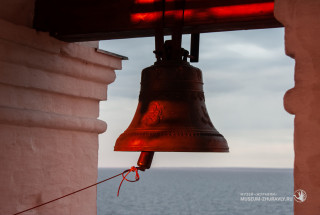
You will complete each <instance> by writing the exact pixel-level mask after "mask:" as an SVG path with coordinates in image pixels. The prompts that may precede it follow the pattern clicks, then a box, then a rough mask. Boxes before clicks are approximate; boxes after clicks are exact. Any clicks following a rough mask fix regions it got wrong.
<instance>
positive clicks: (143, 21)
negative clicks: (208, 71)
mask: <svg viewBox="0 0 320 215" xmlns="http://www.w3.org/2000/svg"><path fill="white" fill-rule="evenodd" d="M161 4H162V0H37V1H36V9H35V17H34V27H35V28H36V29H37V30H40V31H48V32H50V33H51V34H52V35H53V36H55V37H57V38H58V39H61V40H64V41H69V42H75V41H90V40H106V39H121V38H133V37H148V36H154V35H155V29H156V26H157V25H158V23H159V20H160V19H163V20H164V22H163V26H164V33H165V34H171V28H172V26H173V25H174V23H176V19H179V18H181V17H179V14H181V13H179V10H182V8H177V4H176V2H175V1H174V0H166V4H165V9H166V12H165V17H164V18H162V12H163V11H162V8H163V7H162V5H161ZM181 7H182V6H181ZM184 7H185V13H184V14H185V16H184V26H183V29H182V30H183V33H185V34H187V33H188V34H189V33H205V32H216V31H230V30H244V29H261V28H274V27H281V24H280V23H279V22H278V21H277V20H276V19H275V18H274V16H273V0H224V1H223V0H186V1H185V5H184Z"/></svg>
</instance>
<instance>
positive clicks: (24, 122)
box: [0, 19, 121, 215]
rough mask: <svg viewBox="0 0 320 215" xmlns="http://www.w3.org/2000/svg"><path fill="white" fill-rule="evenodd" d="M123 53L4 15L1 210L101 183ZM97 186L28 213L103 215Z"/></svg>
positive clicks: (0, 29)
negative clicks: (108, 112) (102, 105)
mask: <svg viewBox="0 0 320 215" xmlns="http://www.w3.org/2000/svg"><path fill="white" fill-rule="evenodd" d="M116 69H121V59H119V58H117V57H113V56H110V55H107V54H103V53H99V52H97V51H96V49H95V48H92V47H89V46H83V45H81V44H75V43H65V42H61V41H58V40H56V39H54V38H52V37H50V36H49V35H48V34H47V33H41V32H36V31H35V30H34V29H31V28H29V27H27V26H22V25H19V24H18V25H17V24H14V23H12V22H9V21H7V20H4V19H0V214H4V215H5V214H6V215H7V214H8V215H10V214H14V213H16V212H18V211H22V210H24V209H27V208H29V207H32V206H34V205H37V204H40V203H43V202H46V201H49V200H51V199H54V198H57V197H60V196H61V195H64V194H67V193H69V192H72V191H74V190H77V189H80V188H82V187H85V186H88V185H90V184H93V183H95V182H96V180H97V165H98V134H100V133H102V132H104V131H105V130H106V128H107V126H106V123H105V122H103V121H101V120H99V119H97V118H98V117H99V101H101V100H106V99H107V85H108V84H110V83H111V82H113V81H114V80H115V72H114V70H116ZM96 211H97V208H96V188H91V189H90V190H86V191H83V192H81V193H78V194H76V195H74V196H71V197H68V198H66V199H63V200H59V201H57V202H55V203H52V204H50V205H46V206H43V207H41V208H39V209H35V210H33V211H30V212H27V213H25V214H42V215H43V214H45V215H58V214H59V215H75V214H77V215H95V214H96Z"/></svg>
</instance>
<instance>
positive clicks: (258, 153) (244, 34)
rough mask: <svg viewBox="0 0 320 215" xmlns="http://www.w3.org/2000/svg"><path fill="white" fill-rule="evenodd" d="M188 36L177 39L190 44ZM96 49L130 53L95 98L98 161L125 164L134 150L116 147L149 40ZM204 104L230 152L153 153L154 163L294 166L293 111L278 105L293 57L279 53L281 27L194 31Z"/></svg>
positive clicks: (289, 83) (288, 84) (148, 59)
mask: <svg viewBox="0 0 320 215" xmlns="http://www.w3.org/2000/svg"><path fill="white" fill-rule="evenodd" d="M189 46H190V36H188V35H186V36H184V37H183V48H185V49H188V50H189ZM100 48H101V49H104V50H107V51H111V52H115V53H118V54H121V55H125V56H127V57H129V60H128V61H123V69H122V70H119V71H116V73H117V78H116V81H115V82H114V83H112V84H111V85H109V86H108V100H107V101H104V102H101V103H100V119H102V120H104V121H106V122H107V124H108V129H107V131H106V132H105V133H104V134H102V135H100V138H99V144H100V145H99V167H126V168H128V167H130V166H132V165H135V164H136V162H137V159H138V157H139V153H136V152H114V151H113V147H114V144H115V141H116V139H117V137H118V136H119V135H120V134H121V133H122V132H123V131H124V130H125V129H126V128H127V127H128V125H129V123H130V122H131V120H132V118H133V115H134V113H135V110H136V107H137V104H138V96H139V91H140V75H141V71H142V69H143V68H145V67H148V66H150V65H152V64H153V63H154V61H155V58H154V55H153V53H152V52H153V50H154V39H153V38H138V39H125V40H111V41H101V42H100ZM192 65H193V66H196V67H198V68H200V69H201V70H202V72H203V79H204V93H205V98H206V106H207V109H208V112H209V115H210V118H211V121H212V122H213V124H214V126H215V127H216V128H217V130H218V131H219V132H220V133H221V134H223V135H224V137H225V138H226V139H227V141H228V144H229V147H230V153H182V152H181V153H173V152H171V153H164V152H159V153H156V154H155V157H154V161H153V167H273V168H292V167H293V116H292V115H289V114H288V113H287V112H286V111H285V110H284V108H283V95H284V93H285V92H286V91H287V90H288V89H290V88H292V87H293V86H294V81H293V78H294V76H293V75H294V61H293V60H292V59H290V58H289V57H287V56H286V55H285V53H284V29H283V28H277V29H264V30H249V31H230V32H219V33H207V34H201V35H200V62H199V63H192Z"/></svg>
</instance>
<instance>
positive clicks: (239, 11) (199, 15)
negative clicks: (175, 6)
mask: <svg viewBox="0 0 320 215" xmlns="http://www.w3.org/2000/svg"><path fill="white" fill-rule="evenodd" d="M136 1H138V2H140V3H142V2H143V3H149V2H150V1H152V2H153V1H154V0H136ZM273 8H274V3H273V2H266V3H256V4H245V5H232V6H220V7H212V8H204V9H191V10H190V9H187V10H185V13H184V20H185V21H186V22H188V21H191V22H196V21H200V20H204V19H229V18H238V17H242V18H243V17H250V16H264V15H269V14H273ZM181 12H182V11H181V10H171V11H166V12H165V17H166V18H174V19H180V18H181ZM161 17H162V12H148V13H135V14H131V22H132V23H134V24H138V23H143V22H146V23H150V22H155V21H157V20H159V19H160V18H161Z"/></svg>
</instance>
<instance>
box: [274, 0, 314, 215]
mask: <svg viewBox="0 0 320 215" xmlns="http://www.w3.org/2000/svg"><path fill="white" fill-rule="evenodd" d="M319 11H320V1H315V0H277V1H276V4H275V15H276V18H277V19H278V20H279V21H280V22H282V24H283V25H284V26H285V49H286V54H287V55H288V56H290V57H292V58H294V59H295V61H296V64H295V75H294V79H295V86H294V87H293V88H292V89H290V90H288V91H287V93H286V94H285V97H284V106H285V109H286V110H287V111H288V112H289V113H291V114H294V115H295V121H294V150H295V162H294V189H295V190H298V189H303V190H305V191H306V193H307V200H306V201H305V202H303V203H297V202H295V203H294V214H295V215H317V214H320V201H319V193H320V171H319V170H320V41H319V38H320V13H319Z"/></svg>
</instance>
